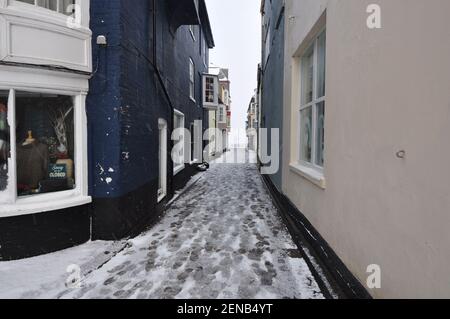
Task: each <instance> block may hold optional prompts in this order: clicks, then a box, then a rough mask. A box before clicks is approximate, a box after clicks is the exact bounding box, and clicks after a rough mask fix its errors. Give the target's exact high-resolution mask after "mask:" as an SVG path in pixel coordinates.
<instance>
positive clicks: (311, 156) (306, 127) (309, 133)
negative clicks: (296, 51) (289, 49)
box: [299, 31, 326, 169]
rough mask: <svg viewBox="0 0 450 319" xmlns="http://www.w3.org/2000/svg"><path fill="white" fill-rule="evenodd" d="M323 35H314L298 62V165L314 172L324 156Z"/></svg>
mask: <svg viewBox="0 0 450 319" xmlns="http://www.w3.org/2000/svg"><path fill="white" fill-rule="evenodd" d="M325 61H326V32H325V31H323V32H322V33H321V34H320V35H319V36H317V37H316V38H315V40H314V42H313V44H312V45H311V46H310V47H309V49H308V50H306V53H305V54H304V55H303V57H302V60H301V83H302V84H301V103H300V108H299V112H300V162H301V163H302V164H307V165H310V166H313V167H315V168H318V169H322V168H323V166H324V162H325V160H324V154H325Z"/></svg>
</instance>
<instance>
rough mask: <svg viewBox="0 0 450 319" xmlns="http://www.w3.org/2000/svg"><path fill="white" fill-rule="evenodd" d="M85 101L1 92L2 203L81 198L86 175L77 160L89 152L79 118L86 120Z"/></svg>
mask: <svg viewBox="0 0 450 319" xmlns="http://www.w3.org/2000/svg"><path fill="white" fill-rule="evenodd" d="M83 101H84V98H83V97H81V96H72V95H64V94H51V93H40V92H32V91H25V90H24V91H22V90H13V89H11V90H1V91H0V204H2V205H0V206H3V207H6V206H5V205H3V204H6V205H8V204H9V205H15V204H18V205H20V204H23V203H39V201H40V200H42V201H43V202H47V201H49V200H50V204H51V198H53V199H56V198H62V197H61V196H63V197H64V196H68V197H76V196H77V194H78V195H80V196H81V194H82V193H83V192H84V191H82V190H81V188H85V185H83V186H82V185H81V184H85V178H84V177H83V176H84V172H80V171H79V170H81V169H82V167H83V165H81V163H80V162H79V161H78V159H80V158H83V156H84V155H85V154H80V150H81V149H83V148H84V147H80V146H81V145H82V144H81V143H84V141H82V140H80V137H78V138H77V134H78V135H80V133H81V132H80V128H78V129H77V122H78V124H80V122H82V119H81V118H80V117H82V114H83V113H82V112H80V107H81V105H83V103H84V102H83ZM77 119H78V120H77ZM82 134H83V133H81V135H82ZM58 194H59V195H58ZM48 196H50V197H48ZM47 204H49V203H48V202H47ZM33 207H37V206H36V205H33ZM1 213H2V210H1V209H0V215H1Z"/></svg>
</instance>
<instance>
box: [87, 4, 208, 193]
mask: <svg viewBox="0 0 450 319" xmlns="http://www.w3.org/2000/svg"><path fill="white" fill-rule="evenodd" d="M156 7H157V10H156V12H157V19H156V28H157V48H156V56H155V57H154V56H153V40H152V39H153V22H154V20H153V5H152V1H148V0H133V1H126V0H96V1H92V2H91V29H92V30H93V33H94V34H93V41H94V43H93V64H94V69H95V70H96V73H95V75H94V76H93V78H92V80H91V89H90V94H89V96H88V99H87V110H88V122H89V123H88V124H89V157H90V158H89V163H90V169H89V173H90V184H89V186H90V193H91V195H92V196H93V197H94V198H117V197H121V196H124V195H126V194H128V193H131V192H133V191H134V190H136V189H139V188H140V187H143V186H144V185H147V184H149V183H155V182H156V181H157V180H158V119H159V118H163V119H165V120H166V121H167V122H168V124H169V129H171V126H172V116H173V114H172V110H171V108H170V104H169V102H168V100H167V98H166V97H165V95H164V92H163V87H162V85H161V83H160V81H158V77H157V76H156V73H155V69H154V66H153V65H154V64H155V63H156V64H157V65H158V68H159V70H160V71H161V75H162V77H163V80H164V83H165V86H166V88H167V90H168V92H169V95H170V100H171V102H172V104H173V106H174V107H175V108H176V109H178V110H179V111H181V112H183V113H184V114H185V116H186V119H185V122H186V127H189V124H190V123H191V122H193V121H194V120H195V119H203V113H204V111H203V108H202V105H201V74H202V73H204V72H207V67H206V66H205V64H204V63H203V57H202V55H201V53H202V50H201V45H204V43H205V41H201V37H203V34H202V29H201V27H200V26H196V27H195V31H196V41H194V40H193V38H192V36H191V34H190V32H189V29H188V26H182V27H180V28H179V29H178V30H177V31H176V32H175V33H172V32H171V31H170V28H169V22H168V12H167V10H166V2H165V1H164V0H156ZM98 35H106V36H107V38H108V46H107V47H99V46H97V45H96V44H95V39H96V37H97V36H98ZM189 58H192V60H193V61H194V63H195V65H196V88H197V92H196V102H193V101H192V100H191V99H190V98H189ZM170 171H171V169H170V168H169V172H170ZM170 180H171V176H169V182H170ZM152 196H153V195H152ZM154 196H155V197H156V193H155V195H154Z"/></svg>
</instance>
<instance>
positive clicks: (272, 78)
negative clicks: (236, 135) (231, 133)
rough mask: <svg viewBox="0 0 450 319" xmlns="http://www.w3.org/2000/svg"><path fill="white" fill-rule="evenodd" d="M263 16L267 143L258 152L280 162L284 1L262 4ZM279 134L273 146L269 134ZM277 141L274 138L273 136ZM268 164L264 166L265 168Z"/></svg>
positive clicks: (275, 177)
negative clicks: (276, 143)
mask: <svg viewBox="0 0 450 319" xmlns="http://www.w3.org/2000/svg"><path fill="white" fill-rule="evenodd" d="M261 15H262V60H261V66H260V88H261V92H262V93H261V104H260V111H261V121H260V127H261V128H262V129H266V130H267V143H265V147H264V148H261V149H260V151H264V152H265V153H267V154H266V155H272V156H274V155H275V153H276V155H277V156H279V158H280V162H281V159H282V157H283V153H282V151H281V150H282V149H283V147H282V146H283V136H282V134H281V133H280V132H279V130H280V128H282V127H283V115H282V114H283V100H284V94H283V82H284V76H283V74H284V73H283V70H284V28H285V14H284V0H275V1H266V0H263V1H262V2H261ZM273 129H274V130H278V145H279V146H280V147H278V145H272V134H273V133H274V132H273V131H272V130H273ZM274 139H276V136H274ZM267 164H269V163H263V165H267ZM269 178H270V179H271V181H272V183H273V184H274V185H275V187H276V188H277V189H278V190H280V191H281V187H282V173H281V170H278V171H277V172H276V173H275V174H272V175H269Z"/></svg>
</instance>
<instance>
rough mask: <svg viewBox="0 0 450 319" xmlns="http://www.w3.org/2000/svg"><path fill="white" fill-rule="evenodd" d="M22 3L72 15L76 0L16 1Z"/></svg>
mask: <svg viewBox="0 0 450 319" xmlns="http://www.w3.org/2000/svg"><path fill="white" fill-rule="evenodd" d="M14 1H17V2H21V3H27V4H30V5H34V6H36V7H40V8H45V9H48V10H51V11H55V12H58V13H62V14H65V15H72V14H73V10H74V5H75V2H76V1H75V0H14Z"/></svg>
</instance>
